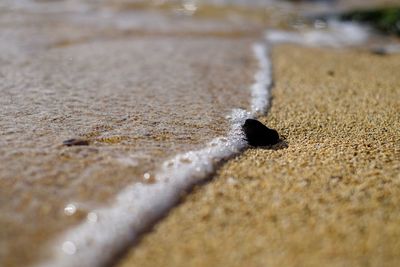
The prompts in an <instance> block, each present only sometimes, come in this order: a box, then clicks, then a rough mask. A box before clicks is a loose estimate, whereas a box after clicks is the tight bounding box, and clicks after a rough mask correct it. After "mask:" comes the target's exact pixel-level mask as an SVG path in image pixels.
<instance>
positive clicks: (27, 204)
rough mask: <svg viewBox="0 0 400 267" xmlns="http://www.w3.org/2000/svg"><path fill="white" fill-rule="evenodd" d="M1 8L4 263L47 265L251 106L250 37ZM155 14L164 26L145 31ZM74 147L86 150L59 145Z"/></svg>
mask: <svg viewBox="0 0 400 267" xmlns="http://www.w3.org/2000/svg"><path fill="white" fill-rule="evenodd" d="M60 5H62V3H60ZM53 7H57V5H56V4H55V6H53ZM1 11H2V12H3V14H4V17H3V19H0V27H1V28H2V30H3V31H2V33H1V34H0V39H1V41H0V43H1V44H0V47H1V48H2V54H1V55H0V62H1V65H2V70H1V86H0V93H1V95H2V97H1V99H0V106H1V107H2V108H1V110H0V116H1V120H0V144H1V146H0V161H1V164H2V165H1V168H0V214H1V216H0V228H1V229H2V230H1V231H0V265H1V266H8V267H12V266H27V265H29V264H32V263H33V262H35V261H36V260H38V259H42V258H43V257H42V256H43V255H44V254H47V252H49V251H48V250H47V249H46V246H47V245H48V242H49V241H52V240H53V239H55V238H56V237H57V236H59V235H60V234H62V233H63V232H64V231H65V230H67V229H69V228H70V227H71V226H73V225H77V224H78V223H80V222H82V221H84V220H87V219H89V220H92V219H94V217H93V216H96V215H95V214H91V211H92V210H93V209H95V208H96V207H99V206H103V205H107V204H108V203H109V202H110V201H112V200H113V197H115V195H116V194H117V193H118V192H119V191H120V190H122V189H123V188H125V187H126V186H127V185H128V184H132V183H136V182H141V183H151V182H154V179H152V178H153V177H152V174H153V173H154V172H155V171H156V169H157V168H158V166H159V165H160V164H161V163H162V162H163V161H164V160H166V159H168V158H170V157H173V156H174V155H176V154H177V153H179V152H185V151H190V150H192V149H198V148H202V147H203V146H204V144H205V143H207V142H208V141H210V140H212V139H213V138H215V137H217V136H220V135H225V134H226V132H227V131H228V130H229V122H228V120H227V119H226V118H225V116H226V115H229V114H230V112H231V109H232V108H247V107H248V106H249V105H250V104H249V101H250V91H249V90H248V86H249V84H251V83H252V82H253V75H254V72H255V70H256V69H257V62H256V60H255V59H254V56H253V52H252V44H253V42H254V38H253V37H252V36H248V35H241V34H239V35H235V34H232V31H233V29H236V30H237V27H236V26H235V27H233V26H232V25H231V26H229V23H224V22H221V23H219V22H210V21H207V22H201V21H196V20H195V19H192V18H190V17H185V16H176V17H172V18H166V17H165V16H164V15H163V14H158V13H156V14H153V13H152V12H150V13H151V14H143V13H140V12H138V13H137V14H136V13H135V14H130V13H128V14H125V15H126V18H125V19H122V20H121V21H120V20H118V19H121V16H122V15H121V14H114V15H113V13H112V12H110V13H107V14H108V16H105V15H104V14H103V13H101V12H97V11H96V10H94V11H91V12H88V13H80V11H76V10H72V11H68V10H66V9H64V8H61V9H60V11H59V10H55V11H54V10H49V11H44V10H41V9H33V8H23V9H21V10H20V9H15V10H14V9H10V10H8V9H7V6H6V8H5V9H2V10H1ZM141 12H147V11H141ZM152 14H153V16H154V17H155V18H158V19H159V20H161V21H162V23H160V21H157V22H154V21H153V24H146V21H150V20H151V18H152ZM122 18H124V16H122ZM11 22H13V23H11ZM186 22H190V23H189V26H188V24H186ZM124 23H125V24H124ZM121 24H123V27H122V26H121ZM144 24H146V25H147V26H148V27H147V28H146V27H144V26H143V25H144ZM121 27H122V28H121ZM210 29H213V30H214V32H210ZM70 138H83V139H85V140H87V141H88V142H89V146H75V147H66V146H63V145H62V143H63V141H64V140H67V139H70ZM147 173H148V174H147ZM145 174H146V175H145ZM147 176H148V177H147ZM149 177H150V179H145V178H149ZM88 215H90V216H89V217H87V216H88ZM42 254H43V255H42ZM46 256H48V255H46Z"/></svg>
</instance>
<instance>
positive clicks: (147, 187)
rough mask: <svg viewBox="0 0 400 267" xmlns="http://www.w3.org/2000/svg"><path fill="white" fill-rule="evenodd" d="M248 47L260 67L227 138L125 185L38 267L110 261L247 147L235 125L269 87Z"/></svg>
mask: <svg viewBox="0 0 400 267" xmlns="http://www.w3.org/2000/svg"><path fill="white" fill-rule="evenodd" d="M253 51H254V54H255V56H256V58H257V59H258V61H259V65H260V68H259V70H258V72H257V73H256V74H255V82H254V84H253V85H252V87H251V93H252V99H251V103H252V104H251V105H252V106H251V112H247V111H245V110H241V109H236V110H233V111H232V114H231V129H230V131H229V133H228V136H227V137H226V138H222V137H219V138H215V139H214V140H212V141H211V142H210V143H209V144H207V145H206V147H205V148H203V149H200V150H197V151H191V152H187V153H183V154H179V155H177V156H175V157H174V158H173V159H171V160H168V161H166V162H164V164H163V165H162V166H161V168H160V170H159V172H158V173H157V174H156V179H157V182H156V183H154V184H141V183H135V184H133V185H131V186H128V187H127V188H125V189H124V190H123V191H122V192H120V193H119V194H118V195H117V197H116V199H115V201H114V203H113V204H112V205H111V206H109V207H103V208H99V209H97V210H94V211H92V212H91V213H90V216H89V217H88V220H87V221H85V222H83V223H82V224H80V225H78V226H77V227H75V228H73V229H71V230H69V231H67V232H66V233H65V234H64V235H63V236H61V237H60V238H59V239H57V240H56V241H55V244H54V246H53V250H54V251H53V258H52V259H50V260H49V261H47V262H45V263H43V264H41V265H40V266H42V267H50V266H51V267H53V266H57V267H76V266H80V267H89V266H99V265H101V264H102V263H103V264H104V263H105V262H107V261H109V260H111V259H112V257H113V256H114V255H115V253H116V252H118V251H119V250H121V249H122V248H124V247H125V246H126V245H127V244H129V242H132V241H134V240H135V239H136V238H137V237H138V235H139V234H140V233H141V232H142V231H143V230H144V229H146V227H148V226H149V225H150V224H151V223H153V222H154V221H155V220H156V219H158V218H159V217H160V216H162V215H163V214H164V213H165V212H166V211H168V210H169V209H170V208H171V207H173V206H174V205H175V204H176V203H177V201H178V200H179V196H180V193H182V192H183V191H185V190H187V189H189V188H190V187H191V186H193V184H195V183H197V182H199V181H201V180H204V179H205V178H207V177H208V176H209V175H210V174H212V172H213V171H215V166H216V164H217V163H218V162H221V160H223V159H226V158H228V157H231V156H232V155H235V154H237V153H238V152H239V151H240V150H242V149H243V148H245V147H246V146H247V143H246V141H245V140H244V136H243V133H242V129H241V127H242V125H243V123H244V121H245V120H246V119H247V118H250V117H253V116H254V115H255V114H256V113H259V112H263V111H265V110H266V108H267V106H268V103H269V102H268V97H269V89H270V86H271V63H270V62H269V59H268V58H267V56H268V55H267V52H268V51H267V47H266V46H265V45H263V44H255V45H254V47H253Z"/></svg>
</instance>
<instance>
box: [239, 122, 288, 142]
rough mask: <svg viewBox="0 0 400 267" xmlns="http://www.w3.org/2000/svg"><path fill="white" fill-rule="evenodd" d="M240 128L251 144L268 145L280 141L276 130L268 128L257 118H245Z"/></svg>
mask: <svg viewBox="0 0 400 267" xmlns="http://www.w3.org/2000/svg"><path fill="white" fill-rule="evenodd" d="M242 128H243V131H244V133H245V135H246V140H247V142H248V143H249V145H251V146H269V145H274V144H277V143H278V142H279V141H280V140H279V134H278V132H277V131H275V130H274V129H270V128H268V127H267V126H265V125H264V124H262V123H261V122H259V121H258V120H253V119H247V120H246V121H245V123H244V125H243V126H242Z"/></svg>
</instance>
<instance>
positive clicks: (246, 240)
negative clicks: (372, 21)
mask: <svg viewBox="0 0 400 267" xmlns="http://www.w3.org/2000/svg"><path fill="white" fill-rule="evenodd" d="M272 60H273V63H274V81H275V87H274V88H273V104H272V108H271V110H270V111H269V113H268V116H266V117H262V118H261V120H262V121H263V122H266V123H267V125H269V126H270V127H272V128H275V129H277V130H278V132H279V133H280V134H281V135H282V136H284V138H285V142H286V143H287V145H284V144H280V145H277V146H275V147H274V148H272V149H248V150H247V151H246V152H245V153H243V154H242V155H240V156H239V157H237V158H235V159H233V160H231V161H229V162H228V163H226V164H225V165H224V166H223V167H222V168H221V169H220V170H219V171H218V174H217V175H216V177H215V178H214V179H213V180H212V181H211V182H209V183H208V184H206V185H203V186H199V187H198V188H196V189H195V190H194V192H193V193H192V194H190V195H188V196H187V197H185V198H184V200H183V201H182V203H181V204H180V205H179V206H177V207H176V208H175V209H174V210H173V211H172V212H171V213H170V214H169V215H168V217H167V218H165V220H163V221H162V222H160V223H159V224H157V225H156V226H155V228H154V230H153V231H152V232H150V233H148V234H147V235H145V236H144V237H143V239H142V240H141V241H140V243H139V244H138V245H137V246H136V247H135V248H134V249H132V250H131V251H130V252H129V253H128V254H127V255H126V257H125V258H123V259H122V260H121V261H120V263H119V264H118V266H120V267H132V266H398V265H399V264H400V256H399V253H398V252H399V251H400V242H399V240H400V226H399V225H400V209H399V204H400V197H399V196H400V138H399V132H398V129H399V127H400V124H399V113H400V106H399V105H398V103H399V101H400V91H399V84H400V78H399V76H398V75H396V73H398V71H399V70H400V56H399V55H390V56H383V57H382V56H377V55H372V54H370V53H367V52H364V51H357V50H336V51H335V50H327V49H322V48H302V47H297V46H292V45H291V46H289V45H285V46H279V47H277V48H275V49H274V50H273V56H272Z"/></svg>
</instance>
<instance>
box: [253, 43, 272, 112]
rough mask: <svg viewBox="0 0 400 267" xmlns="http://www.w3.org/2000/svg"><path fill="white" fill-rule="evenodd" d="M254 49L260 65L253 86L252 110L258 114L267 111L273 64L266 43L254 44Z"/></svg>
mask: <svg viewBox="0 0 400 267" xmlns="http://www.w3.org/2000/svg"><path fill="white" fill-rule="evenodd" d="M253 51H254V55H255V56H256V58H257V59H258V62H259V65H260V68H259V70H258V71H257V73H256V74H255V76H254V78H255V82H254V84H253V85H252V86H251V112H252V113H253V114H254V115H257V114H260V113H265V111H266V109H267V108H268V103H269V100H270V96H269V92H270V90H269V88H270V87H271V86H272V73H271V72H272V66H271V60H270V59H269V51H268V47H267V46H266V45H262V44H254V45H253Z"/></svg>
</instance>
